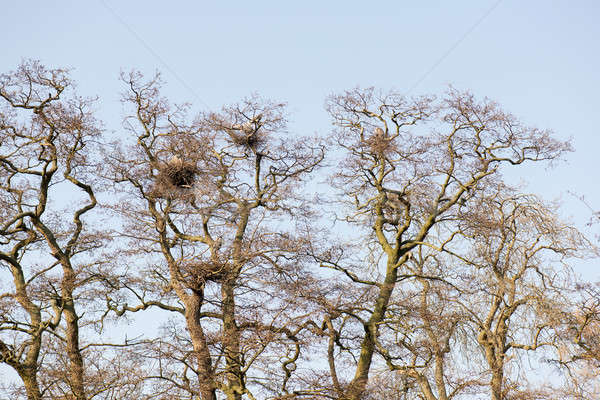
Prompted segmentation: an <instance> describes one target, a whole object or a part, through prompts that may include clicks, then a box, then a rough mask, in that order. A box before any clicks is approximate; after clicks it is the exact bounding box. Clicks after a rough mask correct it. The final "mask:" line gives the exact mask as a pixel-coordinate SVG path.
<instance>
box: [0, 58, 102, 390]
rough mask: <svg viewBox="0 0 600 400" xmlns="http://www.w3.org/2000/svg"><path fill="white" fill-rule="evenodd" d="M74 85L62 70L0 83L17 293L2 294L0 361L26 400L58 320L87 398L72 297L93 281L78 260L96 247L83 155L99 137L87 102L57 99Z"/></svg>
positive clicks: (8, 257)
mask: <svg viewBox="0 0 600 400" xmlns="http://www.w3.org/2000/svg"><path fill="white" fill-rule="evenodd" d="M71 85H72V83H71V81H70V80H69V78H68V76H67V73H66V71H65V70H60V69H55V70H48V69H46V68H44V67H43V66H41V65H40V64H39V63H37V62H34V61H31V62H24V63H23V64H21V65H20V66H19V68H18V70H16V71H15V72H13V73H9V74H4V75H2V76H1V77H0V96H1V97H2V99H3V100H4V107H3V109H2V113H1V114H0V143H1V144H0V150H1V153H0V177H1V182H0V185H1V186H0V188H1V191H0V199H1V200H0V201H1V203H2V207H1V208H2V214H3V215H2V224H1V226H0V235H1V237H2V252H1V253H0V260H1V261H2V265H3V266H4V267H8V269H9V272H10V275H11V276H12V281H13V285H14V286H13V288H12V290H11V289H8V291H7V292H5V293H4V294H3V295H2V299H3V303H4V307H5V309H4V311H5V312H4V313H3V317H2V321H1V325H0V327H1V328H0V329H2V331H3V332H4V333H6V334H7V336H5V339H7V340H11V341H12V343H10V342H5V341H4V340H3V341H1V342H0V346H1V347H2V361H3V362H5V363H7V364H8V365H10V366H11V367H13V368H14V369H15V370H16V372H17V373H18V374H19V376H20V377H21V379H22V380H23V383H24V385H25V389H26V391H27V396H28V398H30V399H39V398H41V396H42V390H41V388H40V386H39V382H38V380H37V373H38V371H39V369H40V353H41V352H42V349H41V345H42V335H43V334H44V333H45V332H47V331H49V330H50V331H51V332H52V333H53V334H59V333H58V331H57V328H58V327H59V322H60V321H61V319H63V318H64V321H65V325H64V332H63V333H60V334H59V335H60V337H61V339H62V340H64V345H65V347H64V349H65V351H66V353H67V357H68V360H69V361H68V370H67V371H68V376H67V377H66V380H67V382H68V385H69V387H70V390H71V392H72V394H73V396H75V397H74V398H77V399H85V398H86V395H85V388H84V386H85V385H84V370H83V358H82V355H81V351H80V338H79V320H80V315H79V314H78V311H77V309H76V302H75V298H76V294H75V292H76V290H77V289H78V287H80V286H81V285H82V284H84V283H85V280H86V279H89V276H87V273H86V272H85V261H79V262H76V261H75V260H77V259H78V260H85V255H84V254H85V253H87V252H89V251H90V250H92V249H97V248H98V246H99V245H100V242H99V236H98V235H96V234H94V233H88V232H91V231H87V232H86V230H85V224H84V221H83V217H84V215H85V214H86V213H88V212H89V211H91V210H92V209H93V208H94V207H95V206H96V204H97V201H96V198H95V195H94V192H93V190H92V187H91V186H90V185H89V184H88V183H86V179H87V178H89V175H87V174H86V167H87V166H88V155H87V154H86V153H85V152H84V151H83V149H84V147H85V146H86V144H88V142H90V141H91V140H94V138H95V137H97V136H98V135H99V133H100V131H99V128H98V124H97V122H96V121H95V120H94V118H93V117H92V115H91V112H90V101H89V100H86V99H81V98H78V97H76V96H69V97H68V98H67V99H63V97H64V94H65V93H64V92H65V91H67V90H68V89H69V88H70V86H71ZM67 185H71V186H70V188H67ZM59 188H60V189H59ZM62 188H64V189H62ZM61 189H62V190H73V189H74V190H78V191H79V193H82V194H83V196H84V198H83V199H82V200H78V203H79V205H74V206H72V207H70V208H68V209H66V210H64V211H63V210H60V209H59V208H57V206H59V205H60V204H57V203H58V201H56V197H57V196H60V193H59V192H58V191H59V190H61ZM75 195H78V194H75ZM61 212H64V213H66V214H67V215H69V214H70V217H69V219H71V221H69V219H65V218H64V215H61ZM48 256H50V257H48ZM82 263H83V264H82ZM59 271H60V272H59ZM20 312H24V313H25V316H26V318H25V319H22V318H21V317H20V316H19V313H20ZM11 336H12V339H9V338H10V337H11Z"/></svg>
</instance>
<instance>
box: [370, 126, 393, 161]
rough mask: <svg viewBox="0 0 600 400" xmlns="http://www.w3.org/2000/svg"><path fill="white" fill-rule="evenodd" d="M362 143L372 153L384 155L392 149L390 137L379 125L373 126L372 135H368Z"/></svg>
mask: <svg viewBox="0 0 600 400" xmlns="http://www.w3.org/2000/svg"><path fill="white" fill-rule="evenodd" d="M364 143H365V145H366V146H367V147H368V148H369V150H370V151H371V152H372V153H374V154H377V155H384V154H386V153H388V152H389V151H390V150H391V149H392V138H391V137H389V136H387V135H386V134H385V132H384V131H383V129H381V128H379V127H377V128H375V131H374V132H373V135H371V136H370V137H368V138H367V139H366V140H365V141H364Z"/></svg>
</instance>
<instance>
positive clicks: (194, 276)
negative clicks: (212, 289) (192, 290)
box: [182, 261, 230, 286]
mask: <svg viewBox="0 0 600 400" xmlns="http://www.w3.org/2000/svg"><path fill="white" fill-rule="evenodd" d="M229 269H230V268H229V264H227V263H224V262H219V261H195V262H190V263H187V264H185V265H184V266H183V267H182V272H183V273H184V275H185V276H186V277H187V280H188V283H189V284H190V285H192V286H203V285H204V284H205V283H206V282H207V281H212V282H220V281H221V280H223V279H224V278H225V277H226V276H227V273H228V272H229Z"/></svg>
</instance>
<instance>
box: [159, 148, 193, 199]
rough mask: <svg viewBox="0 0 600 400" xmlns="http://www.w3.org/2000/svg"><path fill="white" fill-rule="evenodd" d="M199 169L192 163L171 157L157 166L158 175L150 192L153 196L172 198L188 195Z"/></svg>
mask: <svg viewBox="0 0 600 400" xmlns="http://www.w3.org/2000/svg"><path fill="white" fill-rule="evenodd" d="M198 172H199V170H198V168H197V167H196V165H195V164H194V163H190V162H185V161H183V160H181V159H180V158H179V157H173V158H172V159H171V160H169V161H168V162H167V163H164V164H160V165H159V166H158V175H157V176H156V179H155V182H154V188H153V190H152V194H153V195H154V196H155V197H162V198H174V197H185V196H188V195H190V194H191V193H190V189H191V188H192V187H193V186H194V182H195V180H196V175H197V174H198Z"/></svg>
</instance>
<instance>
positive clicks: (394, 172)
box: [321, 89, 570, 399]
mask: <svg viewBox="0 0 600 400" xmlns="http://www.w3.org/2000/svg"><path fill="white" fill-rule="evenodd" d="M328 109H329V112H330V113H331V116H332V118H333V121H334V124H335V125H336V126H337V127H338V128H339V129H338V130H337V131H336V141H337V144H338V146H339V149H340V150H341V151H344V152H345V154H346V158H345V160H344V161H343V163H341V164H340V168H339V169H338V173H337V174H336V176H335V177H334V179H333V182H334V184H335V185H336V187H337V188H339V189H340V190H341V192H342V194H343V197H342V201H343V202H344V203H345V204H347V205H349V206H350V210H348V212H347V213H346V214H345V219H346V220H347V221H348V222H350V223H351V224H352V225H353V227H355V229H357V230H359V229H365V231H364V235H365V236H364V237H365V239H366V241H367V242H368V243H370V244H369V246H370V248H371V249H373V251H375V252H376V254H377V255H376V256H375V257H373V259H381V262H379V263H376V264H374V265H371V266H370V268H369V269H370V270H371V271H376V273H371V274H369V273H368V272H367V271H368V269H367V270H365V267H362V268H360V265H359V266H357V267H352V266H351V265H349V264H345V262H344V261H345V260H344V259H339V260H335V261H334V262H333V261H329V262H328V260H327V257H321V259H322V261H323V264H324V266H328V267H330V268H333V269H336V270H338V271H340V272H341V273H342V276H344V277H345V278H346V279H348V280H349V281H350V282H352V283H353V284H354V285H360V286H363V287H366V288H367V289H365V290H366V291H367V292H369V293H370V295H369V297H367V300H368V301H369V302H370V303H369V305H368V306H367V305H364V304H363V305H362V307H361V308H360V309H355V311H354V313H353V314H350V315H352V316H353V318H354V319H353V321H354V322H355V323H357V324H358V325H359V326H362V328H363V329H362V330H363V332H364V333H363V334H362V335H361V337H362V339H361V343H360V346H359V348H358V350H359V352H358V354H356V357H357V361H356V363H355V365H354V375H353V377H352V379H351V381H350V382H349V384H348V386H347V388H346V389H345V393H344V398H348V399H359V398H360V397H361V396H362V394H363V393H364V391H365V388H366V385H367V382H368V377H369V371H370V369H371V365H372V364H373V357H374V355H375V354H376V353H377V348H378V346H379V343H380V338H381V324H382V323H383V322H384V321H385V319H386V315H387V311H388V307H389V305H390V301H391V299H392V296H393V292H394V289H395V288H396V286H397V285H398V282H400V281H402V280H405V279H407V275H410V273H409V272H408V271H407V268H406V265H407V263H408V261H409V260H410V258H411V254H412V253H411V252H412V251H414V250H415V249H416V248H417V246H420V245H424V244H426V245H429V246H431V247H434V248H438V249H441V248H443V247H444V246H445V243H447V242H450V241H452V240H453V238H454V236H455V235H456V233H454V231H453V230H452V229H451V226H452V221H456V219H457V218H458V217H459V213H460V209H461V207H464V206H466V205H468V204H469V203H470V201H471V199H472V197H473V196H474V193H475V192H477V191H480V190H483V189H484V188H486V187H487V186H488V185H490V184H491V183H492V182H494V180H497V179H498V177H499V172H500V167H501V166H502V165H519V164H523V163H525V162H528V161H543V160H553V159H556V158H557V157H559V156H560V155H561V154H563V153H564V152H565V151H568V150H570V146H569V144H568V143H563V142H560V141H557V140H555V139H552V138H551V136H550V134H549V132H546V131H541V130H538V129H535V128H529V127H526V126H524V125H523V124H522V123H520V122H519V121H518V120H516V119H515V118H514V117H513V116H511V115H510V114H507V113H505V112H504V111H502V110H501V109H500V108H499V106H498V105H496V104H495V103H493V102H491V101H489V100H484V101H477V100H476V99H475V98H474V97H473V96H472V95H471V94H469V93H461V92H458V91H455V90H450V91H449V92H448V94H447V95H446V97H445V98H444V99H442V100H441V101H436V100H435V99H433V98H430V97H425V98H419V99H416V100H410V99H406V98H404V97H402V96H401V95H398V94H394V93H391V94H385V95H381V94H378V93H377V92H375V91H374V90H373V89H367V90H360V89H355V90H352V91H348V92H345V93H344V94H342V95H336V96H332V97H331V98H330V99H329V102H328ZM363 227H364V228H363ZM434 229H435V230H437V232H436V234H435V235H433V234H432V231H433V230H434ZM366 267H369V266H366ZM379 267H381V269H379ZM340 311H342V312H345V311H343V310H340ZM356 331H357V332H358V331H359V329H357V330H356Z"/></svg>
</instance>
